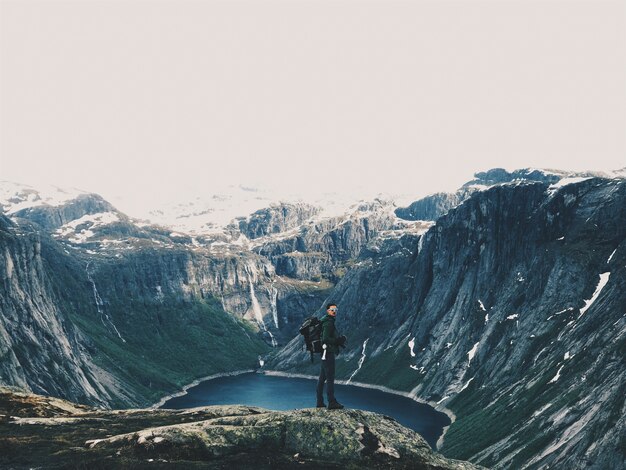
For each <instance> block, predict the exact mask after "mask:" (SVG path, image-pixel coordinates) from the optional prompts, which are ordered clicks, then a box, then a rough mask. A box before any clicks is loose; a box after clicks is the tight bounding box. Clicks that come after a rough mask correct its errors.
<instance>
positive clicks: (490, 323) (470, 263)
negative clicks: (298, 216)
mask: <svg viewBox="0 0 626 470" xmlns="http://www.w3.org/2000/svg"><path fill="white" fill-rule="evenodd" d="M565 183H566V182H563V183H557V184H553V185H551V186H550V185H548V184H547V183H523V182H520V183H517V184H509V185H502V186H498V187H494V188H492V189H489V190H486V191H479V192H476V193H475V194H473V195H472V196H471V197H470V198H469V199H468V200H466V201H465V202H464V203H462V204H461V205H460V206H458V207H457V208H455V209H452V210H450V211H449V212H448V214H447V215H446V216H444V217H442V218H440V219H439V220H438V221H437V223H436V224H435V225H434V226H433V227H432V228H431V229H430V230H429V231H428V232H427V233H426V234H425V235H423V236H422V238H421V239H419V241H418V242H417V243H415V242H414V241H411V242H409V243H407V244H405V245H404V246H402V245H400V246H399V247H398V249H397V250H394V251H393V252H391V253H389V252H385V251H384V250H383V251H382V252H381V253H380V255H379V256H378V257H373V258H369V259H364V260H362V264H361V265H358V266H356V267H355V269H353V270H352V271H350V272H349V273H348V274H347V275H346V276H345V277H344V278H343V279H342V280H341V281H340V283H339V284H338V285H337V288H336V289H335V291H334V292H333V293H332V295H331V297H330V298H331V299H332V300H333V301H335V302H337V303H338V304H339V311H340V315H339V319H338V326H339V328H340V329H341V330H343V331H345V332H349V348H348V349H347V350H346V351H345V352H344V353H342V354H341V355H340V356H339V358H340V359H339V361H338V365H337V370H338V374H339V375H340V376H341V377H342V378H346V379H347V378H350V379H352V380H354V381H361V382H370V383H378V384H384V385H387V386H390V387H393V388H397V389H402V390H406V391H410V392H411V393H412V394H413V395H415V396H419V397H421V398H423V399H427V400H430V401H432V402H434V403H437V404H439V405H440V406H446V407H447V408H449V409H452V410H453V411H454V412H455V413H456V415H457V420H456V422H455V423H454V424H453V425H452V426H451V428H450V430H449V431H448V433H447V434H446V438H445V442H444V446H443V448H442V451H443V452H444V454H446V455H448V456H453V457H456V458H464V459H468V460H471V461H474V462H476V463H480V464H483V465H486V466H493V467H495V468H520V467H530V468H535V467H541V466H546V465H550V466H555V467H559V468H582V467H585V468H587V467H591V468H620V467H621V466H622V465H623V462H624V457H625V452H624V446H623V435H624V427H625V418H624V416H625V414H624V394H623V390H624V388H625V385H626V383H625V382H626V374H625V372H624V371H625V370H626V369H625V368H624V365H625V364H624V357H625V355H624V352H625V348H626V315H625V314H624V312H625V311H626V284H625V279H626V269H625V268H626V241H625V240H626V182H625V181H624V180H619V179H615V180H608V179H600V178H593V179H587V180H584V181H580V180H579V182H577V183H572V184H565ZM320 313H321V312H320ZM300 341H301V340H299V339H298V338H296V339H294V341H292V342H291V343H290V344H289V345H287V346H286V347H285V348H284V349H283V350H282V351H281V352H280V354H279V355H278V356H277V357H276V358H275V359H273V360H271V361H270V362H269V364H268V366H267V367H269V368H280V369H284V370H292V371H296V370H297V371H301V372H302V371H304V372H312V371H313V370H315V369H314V368H312V367H310V366H309V365H308V364H307V362H306V361H307V359H306V356H305V355H302V354H301V353H300V352H299V343H300Z"/></svg>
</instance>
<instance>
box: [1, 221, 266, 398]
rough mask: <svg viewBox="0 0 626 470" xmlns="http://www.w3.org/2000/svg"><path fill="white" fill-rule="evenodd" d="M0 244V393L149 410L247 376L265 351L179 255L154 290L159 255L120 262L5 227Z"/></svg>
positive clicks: (30, 229)
mask: <svg viewBox="0 0 626 470" xmlns="http://www.w3.org/2000/svg"><path fill="white" fill-rule="evenodd" d="M17 220H19V219H17ZM0 237H1V238H0V247H1V248H0V279H2V285H1V286H0V288H1V291H0V293H1V295H0V307H1V312H2V315H1V316H0V354H2V361H0V364H1V366H0V367H1V369H0V370H1V374H0V380H1V381H2V383H3V384H6V385H16V386H22V387H24V388H26V389H28V390H33V391H37V392H40V393H46V394H50V395H55V396H61V397H67V398H72V399H74V400H77V401H80V402H84V403H93V404H104V405H109V406H121V405H123V404H125V405H137V404H147V403H151V402H153V401H156V400H157V399H158V398H159V397H160V396H161V395H163V394H164V393H166V392H171V391H173V390H176V389H178V387H180V386H181V385H182V384H185V383H188V382H190V381H191V380H193V379H195V378H198V377H200V376H204V375H209V374H212V373H216V372H224V371H230V370H235V369H249V368H253V367H255V365H256V363H257V357H258V355H259V354H264V353H265V352H266V351H267V349H268V348H267V346H265V345H264V344H263V343H262V342H261V341H260V339H259V338H258V337H257V335H256V332H255V331H254V329H253V328H252V327H250V325H249V324H248V323H247V322H246V323H242V322H241V321H240V320H238V319H237V318H236V317H234V316H232V315H229V314H227V313H226V312H224V310H223V308H222V306H221V304H220V302H219V301H217V300H216V299H215V297H214V296H213V295H211V294H210V293H208V292H203V291H202V289H201V288H200V287H196V284H194V283H197V282H198V280H197V278H194V277H193V276H194V273H195V272H196V271H194V268H197V265H195V266H194V263H193V262H192V261H190V260H189V259H186V258H185V256H182V257H179V258H178V259H176V258H175V257H172V259H170V260H169V261H171V264H170V265H169V266H168V267H167V269H168V270H169V271H168V272H167V273H166V274H168V275H171V278H169V279H168V283H165V282H163V285H164V289H163V291H160V290H159V289H156V288H155V285H153V283H152V281H153V278H154V276H155V273H156V274H157V275H158V273H159V271H158V269H159V267H160V268H161V270H163V269H165V268H164V267H163V266H164V265H163V264H159V262H160V261H162V260H163V257H162V254H161V257H159V256H158V252H155V251H149V250H148V251H146V250H144V251H142V250H132V252H133V255H132V256H129V257H128V258H122V257H119V258H118V257H117V255H119V254H120V253H117V252H113V253H108V254H100V253H97V252H95V251H92V250H83V249H79V248H75V247H74V246H73V245H72V244H71V243H61V242H59V241H57V240H55V239H53V238H52V237H50V236H48V235H47V234H46V233H45V232H44V231H42V230H41V229H40V227H35V226H31V225H29V224H26V223H22V224H19V225H18V224H15V223H12V222H10V221H8V220H7V219H3V223H2V228H0ZM155 255H157V256H155ZM120 256H121V255H120ZM177 267H178V268H180V269H178V270H177ZM107 268H109V270H108V271H107ZM153 270H154V272H153ZM151 276H152V277H151ZM196 277H199V275H197V276H196ZM190 279H191V280H190ZM160 281H161V279H160V278H158V279H157V280H156V282H160ZM170 286H171V287H172V288H171V289H168V287H170Z"/></svg>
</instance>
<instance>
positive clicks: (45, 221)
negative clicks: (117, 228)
mask: <svg viewBox="0 0 626 470" xmlns="http://www.w3.org/2000/svg"><path fill="white" fill-rule="evenodd" d="M113 211H115V208H114V207H113V206H112V205H111V204H110V203H108V202H107V201H105V200H104V199H103V198H102V197H101V196H99V195H97V194H81V195H79V196H77V197H76V198H75V199H71V200H69V201H67V202H66V203H64V204H60V205H54V206H52V205H48V204H42V205H38V206H35V207H29V208H27V209H22V210H19V211H16V212H14V213H13V214H12V217H19V218H24V219H28V220H29V221H31V222H34V223H36V224H37V225H39V226H40V227H41V228H42V229H44V230H47V231H52V230H56V229H58V228H59V227H61V226H63V225H65V224H67V223H68V222H71V221H73V220H77V219H80V218H81V217H83V216H85V215H89V214H98V213H100V212H113Z"/></svg>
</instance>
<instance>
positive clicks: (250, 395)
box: [161, 373, 450, 448]
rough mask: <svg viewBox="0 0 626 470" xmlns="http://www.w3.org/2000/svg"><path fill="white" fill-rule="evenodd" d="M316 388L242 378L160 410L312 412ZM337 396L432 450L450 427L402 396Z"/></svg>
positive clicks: (194, 391)
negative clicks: (388, 421)
mask: <svg viewBox="0 0 626 470" xmlns="http://www.w3.org/2000/svg"><path fill="white" fill-rule="evenodd" d="M316 385H317V382H316V381H314V380H309V379H301V378H291V377H276V376H269V375H263V374H256V373H248V374H241V375H236V376H232V377H221V378H217V379H212V380H207V381H206V382H202V383H200V384H199V385H197V386H195V387H192V388H190V389H189V390H188V391H187V393H186V394H185V395H182V396H180V397H175V398H171V399H170V400H168V401H167V402H165V404H164V405H163V406H162V407H161V408H173V409H181V408H194V407H197V406H206V405H233V404H241V405H248V406H260V407H262V408H267V409H270V410H294V409H298V408H313V407H315V404H316V401H315V388H316ZM335 396H336V397H337V400H339V402H340V403H342V404H343V405H345V406H346V407H347V408H356V409H361V410H367V411H374V412H376V413H381V414H384V415H387V416H391V417H392V418H394V419H395V420H396V421H398V422H399V423H401V424H402V425H404V426H406V427H408V428H410V429H413V430H414V431H417V432H418V433H420V434H421V435H422V437H423V438H424V439H426V441H427V442H428V443H429V444H430V446H431V447H433V448H434V447H435V444H436V442H437V439H439V437H440V436H441V434H442V433H443V428H444V427H445V426H447V425H449V424H450V419H449V418H448V417H447V416H446V415H445V414H443V413H440V412H438V411H435V409H434V408H432V407H431V406H428V405H424V404H422V403H417V402H415V401H413V400H411V399H410V398H407V397H403V396H401V395H395V394H392V393H386V392H382V391H380V390H376V389H370V388H363V387H356V386H353V385H339V384H335ZM325 399H326V398H325Z"/></svg>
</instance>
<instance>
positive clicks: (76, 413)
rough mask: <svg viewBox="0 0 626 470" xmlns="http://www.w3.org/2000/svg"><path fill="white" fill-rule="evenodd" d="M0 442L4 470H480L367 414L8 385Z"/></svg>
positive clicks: (1, 400)
mask: <svg viewBox="0 0 626 470" xmlns="http://www.w3.org/2000/svg"><path fill="white" fill-rule="evenodd" d="M0 448H2V449H3V452H2V453H0V465H1V466H3V467H11V468H28V467H31V468H32V467H38V466H41V465H45V466H54V467H62V466H69V465H71V466H73V467H74V466H80V467H86V466H93V465H96V466H98V467H101V466H103V465H104V466H106V467H108V468H114V467H118V468H119V467H132V468H143V467H144V466H145V467H147V466H150V468H153V467H164V466H169V467H171V466H176V465H184V466H186V467H187V468H189V467H192V466H193V467H199V466H202V468H226V467H228V466H230V467H233V468H245V467H248V468H252V467H254V468H267V469H269V468H272V469H274V468H321V467H323V468H336V469H339V468H380V469H383V468H398V469H424V470H445V469H459V470H463V469H467V470H470V469H475V468H479V467H477V466H475V465H472V464H469V463H466V462H461V461H456V460H451V459H447V458H444V457H442V456H440V455H438V454H436V453H435V452H433V451H432V450H431V449H430V446H429V445H428V444H427V443H426V442H425V441H424V440H423V439H422V437H421V436H420V435H419V434H417V433H415V432H414V431H412V430H410V429H407V428H405V427H403V426H401V425H400V424H399V423H397V422H396V421H395V420H394V419H392V418H389V417H387V416H382V415H378V414H375V413H370V412H366V411H360V410H342V411H328V410H326V409H321V410H320V409H302V410H294V411H286V412H278V411H269V410H265V409H262V408H256V407H248V406H240V405H231V406H208V407H203V408H194V409H190V410H153V409H152V410H119V411H115V412H107V411H101V410H95V409H89V408H87V407H84V406H78V405H74V404H72V403H68V402H64V401H61V400H54V399H49V398H46V397H40V396H34V395H25V394H20V393H15V392H11V391H9V390H6V389H0Z"/></svg>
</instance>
